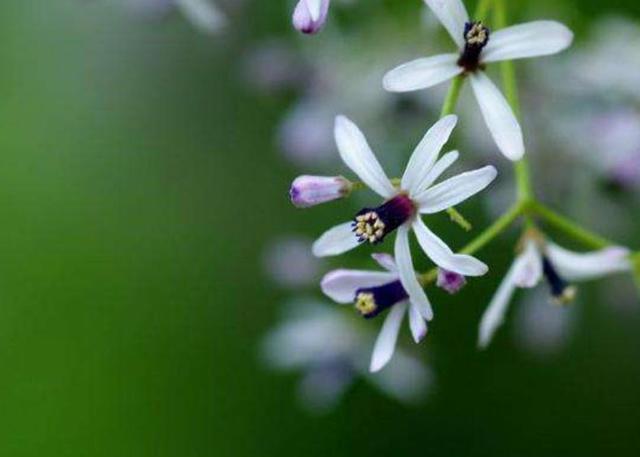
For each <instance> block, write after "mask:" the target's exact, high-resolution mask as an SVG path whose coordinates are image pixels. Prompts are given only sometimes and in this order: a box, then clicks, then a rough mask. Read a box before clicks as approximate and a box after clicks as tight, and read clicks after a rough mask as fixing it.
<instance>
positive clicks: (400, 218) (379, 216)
mask: <svg viewBox="0 0 640 457" xmlns="http://www.w3.org/2000/svg"><path fill="white" fill-rule="evenodd" d="M415 212H416V207H415V205H414V204H413V201H411V199H410V198H409V197H408V196H407V195H406V194H399V195H396V196H395V197H393V198H392V199H390V200H387V201H386V202H384V203H383V204H382V205H380V206H378V207H377V208H364V209H363V210H361V211H360V212H359V213H358V214H356V217H355V218H354V220H353V223H352V226H353V233H355V235H356V237H357V238H358V241H360V242H361V243H362V242H365V241H368V242H369V243H371V244H377V243H380V242H382V240H384V237H385V236H387V235H388V234H389V233H391V232H393V231H394V230H395V229H397V228H398V227H399V226H401V225H402V224H404V223H405V222H407V221H408V220H409V219H410V218H411V217H412V216H413V215H414V214H415Z"/></svg>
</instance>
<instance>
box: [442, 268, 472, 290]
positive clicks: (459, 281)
mask: <svg viewBox="0 0 640 457" xmlns="http://www.w3.org/2000/svg"><path fill="white" fill-rule="evenodd" d="M466 283H467V280H466V279H465V277H464V276H462V275H461V274H459V273H454V272H453V271H448V270H445V269H443V268H438V281H437V282H436V285H437V286H438V287H440V288H441V289H444V290H446V291H447V292H449V293H450V294H455V293H457V292H458V291H460V289H462V288H463V287H464V285H465V284H466Z"/></svg>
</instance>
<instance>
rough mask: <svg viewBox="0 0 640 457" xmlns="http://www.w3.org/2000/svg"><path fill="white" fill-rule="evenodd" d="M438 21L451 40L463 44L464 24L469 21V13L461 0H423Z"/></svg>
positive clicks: (460, 45)
mask: <svg viewBox="0 0 640 457" xmlns="http://www.w3.org/2000/svg"><path fill="white" fill-rule="evenodd" d="M424 1H425V3H426V4H427V5H428V6H429V8H431V11H433V13H434V14H435V15H436V16H437V17H438V20H439V21H440V23H441V24H442V25H443V26H444V28H446V29H447V32H449V35H451V38H453V41H455V42H456V44H457V45H458V46H459V47H460V48H462V47H463V46H464V25H465V24H466V23H467V22H469V13H467V9H466V8H465V7H464V3H462V1H461V0H424Z"/></svg>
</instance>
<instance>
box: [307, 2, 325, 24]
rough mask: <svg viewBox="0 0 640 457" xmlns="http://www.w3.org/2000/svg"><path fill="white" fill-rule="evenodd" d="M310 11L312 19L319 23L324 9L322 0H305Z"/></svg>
mask: <svg viewBox="0 0 640 457" xmlns="http://www.w3.org/2000/svg"><path fill="white" fill-rule="evenodd" d="M304 1H305V2H306V4H307V8H308V9H309V15H310V16H311V19H312V20H314V21H317V20H318V19H319V18H320V10H321V9H322V0H304Z"/></svg>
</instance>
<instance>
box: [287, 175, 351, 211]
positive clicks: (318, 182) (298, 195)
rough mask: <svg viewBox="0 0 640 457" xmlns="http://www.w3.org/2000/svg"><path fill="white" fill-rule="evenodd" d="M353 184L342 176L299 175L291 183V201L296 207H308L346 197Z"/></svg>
mask: <svg viewBox="0 0 640 457" xmlns="http://www.w3.org/2000/svg"><path fill="white" fill-rule="evenodd" d="M352 189H353V184H352V183H351V181H349V180H348V179H346V178H344V177H342V176H309V175H304V176H299V177H297V178H296V179H295V180H294V181H293V183H292V184H291V189H290V190H289V196H290V197H291V203H293V205H294V206H296V207H298V208H310V207H312V206H316V205H319V204H321V203H327V202H330V201H333V200H339V199H341V198H344V197H347V196H348V195H349V194H350V193H351V190H352Z"/></svg>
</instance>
